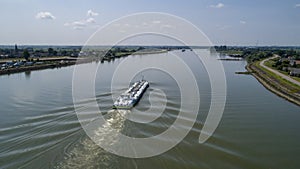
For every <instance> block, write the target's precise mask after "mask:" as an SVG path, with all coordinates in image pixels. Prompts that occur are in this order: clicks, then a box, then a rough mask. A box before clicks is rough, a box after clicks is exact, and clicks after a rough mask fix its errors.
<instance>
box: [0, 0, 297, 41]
mask: <svg viewBox="0 0 300 169" xmlns="http://www.w3.org/2000/svg"><path fill="white" fill-rule="evenodd" d="M137 12H164V13H169V14H173V15H176V16H179V17H182V18H184V19H186V20H188V21H190V22H192V23H193V24H195V25H196V26H197V27H198V28H199V29H201V30H202V31H203V32H204V33H205V34H206V35H207V36H208V37H209V39H210V40H211V41H212V42H213V44H216V45H219V44H226V45H256V44H258V45H298V46H300V0H285V1H283V0H252V1H238V0H222V1H218V0H189V1H184V0H165V1H162V0H151V1H149V0H109V1H107V0H65V1H61V0H49V1H47V2H45V1H42V0H1V1H0V22H1V29H0V30H1V31H0V44H2V45H11V44H15V43H17V44H21V45H27V44H28V45H30V44H50V45H80V44H84V43H85V42H86V41H87V40H88V38H89V37H90V36H91V35H92V34H93V33H94V32H95V31H96V30H97V29H99V28H101V26H103V25H105V24H107V23H109V22H110V21H112V20H115V19H118V18H119V17H123V16H126V15H129V14H133V13H137Z"/></svg>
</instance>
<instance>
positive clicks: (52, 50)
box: [48, 48, 54, 56]
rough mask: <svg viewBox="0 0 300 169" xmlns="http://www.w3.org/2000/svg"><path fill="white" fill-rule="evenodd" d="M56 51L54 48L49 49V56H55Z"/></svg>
mask: <svg viewBox="0 0 300 169" xmlns="http://www.w3.org/2000/svg"><path fill="white" fill-rule="evenodd" d="M53 53H54V49H53V48H48V55H49V56H53Z"/></svg>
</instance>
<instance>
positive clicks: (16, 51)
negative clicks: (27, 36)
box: [14, 44, 19, 57]
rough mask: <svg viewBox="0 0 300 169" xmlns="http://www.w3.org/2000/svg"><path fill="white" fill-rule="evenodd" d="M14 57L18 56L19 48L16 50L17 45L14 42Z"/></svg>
mask: <svg viewBox="0 0 300 169" xmlns="http://www.w3.org/2000/svg"><path fill="white" fill-rule="evenodd" d="M14 55H15V57H19V50H18V45H17V44H15V53H14Z"/></svg>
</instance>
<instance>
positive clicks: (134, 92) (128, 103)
mask: <svg viewBox="0 0 300 169" xmlns="http://www.w3.org/2000/svg"><path fill="white" fill-rule="evenodd" d="M148 87H149V82H148V81H146V80H140V81H138V82H135V83H134V84H133V85H132V86H131V87H130V88H129V89H128V90H126V92H124V93H123V94H121V95H120V96H119V97H118V98H117V100H116V101H115V102H114V104H113V109H131V108H132V107H134V106H135V105H136V104H137V103H138V102H139V101H140V99H141V97H142V96H143V94H144V93H145V91H146V90H147V88H148Z"/></svg>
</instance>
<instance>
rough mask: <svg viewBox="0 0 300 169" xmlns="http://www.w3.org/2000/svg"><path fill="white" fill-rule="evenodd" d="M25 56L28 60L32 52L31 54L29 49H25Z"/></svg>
mask: <svg viewBox="0 0 300 169" xmlns="http://www.w3.org/2000/svg"><path fill="white" fill-rule="evenodd" d="M23 57H24V58H25V59H26V60H28V59H29V57H30V54H29V52H28V50H27V49H25V50H24V52H23Z"/></svg>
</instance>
